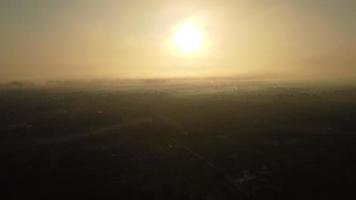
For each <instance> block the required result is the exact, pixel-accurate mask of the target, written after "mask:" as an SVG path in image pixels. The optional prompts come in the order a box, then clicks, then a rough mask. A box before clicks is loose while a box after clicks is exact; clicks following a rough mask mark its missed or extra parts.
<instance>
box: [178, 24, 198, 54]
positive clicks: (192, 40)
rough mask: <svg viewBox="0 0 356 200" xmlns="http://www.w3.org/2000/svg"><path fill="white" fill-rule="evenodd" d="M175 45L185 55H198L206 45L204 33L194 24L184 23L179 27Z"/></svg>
mask: <svg viewBox="0 0 356 200" xmlns="http://www.w3.org/2000/svg"><path fill="white" fill-rule="evenodd" d="M175 43H176V45H177V47H178V48H179V49H180V51H181V52H182V53H184V54H192V53H197V52H198V51H199V50H201V48H202V46H203V43H204V36H203V32H202V30H201V29H200V27H199V26H198V25H197V24H195V23H193V22H184V23H182V24H180V25H178V26H177V29H176V33H175Z"/></svg>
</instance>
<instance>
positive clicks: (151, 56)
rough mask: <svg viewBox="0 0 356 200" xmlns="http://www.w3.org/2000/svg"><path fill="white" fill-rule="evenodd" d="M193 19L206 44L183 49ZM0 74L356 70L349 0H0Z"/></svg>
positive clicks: (354, 13) (354, 11) (354, 19)
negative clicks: (179, 33)
mask: <svg viewBox="0 0 356 200" xmlns="http://www.w3.org/2000/svg"><path fill="white" fill-rule="evenodd" d="M187 19H194V20H195V21H196V22H197V24H198V25H199V26H200V27H201V29H202V30H203V33H204V36H205V44H204V45H205V46H204V48H203V49H202V50H201V52H199V54H197V55H182V54H180V53H179V52H177V51H175V50H174V47H172V45H171V44H170V41H171V40H172V35H173V34H174V33H173V30H174V27H175V26H177V24H179V23H180V22H182V21H184V20H187ZM0 41H1V45H0V79H1V80H3V81H4V80H5V81H8V80H17V79H21V80H22V79H42V80H43V79H62V78H65V79H72V78H106V77H109V78H113V77H172V76H180V77H182V76H183V77H184V76H221V75H222V76H226V75H238V76H239V75H250V74H277V75H281V76H286V77H288V76H294V75H295V76H299V77H315V78H319V77H332V78H346V77H351V76H355V75H356V1H355V0H230V1H228V0H214V1H213V0H211V1H208V0H204V1H194V0H186V1H185V0H127V1H124V0H0Z"/></svg>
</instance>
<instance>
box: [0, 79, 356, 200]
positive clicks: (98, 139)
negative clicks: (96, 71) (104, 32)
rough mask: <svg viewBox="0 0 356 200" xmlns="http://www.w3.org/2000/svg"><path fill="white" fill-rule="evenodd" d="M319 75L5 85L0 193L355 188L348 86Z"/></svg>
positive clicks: (251, 192)
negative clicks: (304, 79) (298, 79)
mask: <svg viewBox="0 0 356 200" xmlns="http://www.w3.org/2000/svg"><path fill="white" fill-rule="evenodd" d="M320 85H323V87H321V86H320ZM320 85H319V84H309V83H285V82H273V81H234V80H227V81H221V80H195V81H189V80H175V81H159V80H146V81H133V80H132V81H118V82H115V83H106V82H84V83H77V82H53V83H50V84H47V85H42V86H33V85H26V84H25V85H22V84H21V83H13V84H10V85H4V86H3V87H2V89H1V90H0V180H1V181H0V190H1V194H0V196H2V197H1V199H22V198H29V197H36V198H37V199H38V198H39V199H76V198H77V199H83V198H84V197H88V198H89V197H98V198H102V199H107V198H116V199H192V200H193V199H194V200H195V199H202V200H203V199H206V200H208V199H209V200H210V199H290V200H291V199H354V198H356V193H355V191H354V190H353V188H354V186H355V185H356V87H354V86H347V85H343V86H332V85H326V84H320ZM79 197H80V198H79ZM352 197H353V198H352Z"/></svg>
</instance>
